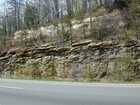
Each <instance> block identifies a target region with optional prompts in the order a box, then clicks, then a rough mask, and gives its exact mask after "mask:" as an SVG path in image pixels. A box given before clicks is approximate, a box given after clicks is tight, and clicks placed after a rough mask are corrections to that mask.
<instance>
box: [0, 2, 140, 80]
mask: <svg viewBox="0 0 140 105" xmlns="http://www.w3.org/2000/svg"><path fill="white" fill-rule="evenodd" d="M134 6H135V7H134ZM139 10H140V7H139V4H137V3H135V2H131V3H130V4H129V5H127V6H124V5H122V4H118V3H117V4H116V3H111V4H110V5H102V6H99V7H97V8H92V9H91V12H90V14H89V11H88V10H87V11H85V12H84V14H83V11H78V12H75V13H74V14H72V17H71V18H69V17H68V16H67V15H65V16H63V17H61V18H59V19H56V20H55V21H52V22H50V23H48V24H43V25H42V24H39V25H36V26H33V27H31V28H26V29H22V30H18V31H16V32H14V33H13V35H12V38H11V39H9V38H8V37H7V40H8V41H9V42H10V43H9V42H8V43H7V42H6V43H5V44H1V49H0V76H1V77H8V78H9V77H10V78H26V79H45V80H46V79H47V80H72V81H102V82H110V81H111V82H127V81H133V82H135V81H139V80H140V41H139V40H140V39H139V37H140V29H139V27H140V18H139V17H140V13H139ZM2 40H3V39H2ZM4 45H5V46H4Z"/></svg>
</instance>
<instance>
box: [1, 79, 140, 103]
mask: <svg viewBox="0 0 140 105" xmlns="http://www.w3.org/2000/svg"><path fill="white" fill-rule="evenodd" d="M0 105H140V84H113V83H83V82H80V83H78V82H52V81H37V80H17V79H0Z"/></svg>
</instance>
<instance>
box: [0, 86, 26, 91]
mask: <svg viewBox="0 0 140 105" xmlns="http://www.w3.org/2000/svg"><path fill="white" fill-rule="evenodd" d="M0 88H7V89H18V90H21V89H24V88H21V87H11V86H0Z"/></svg>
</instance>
